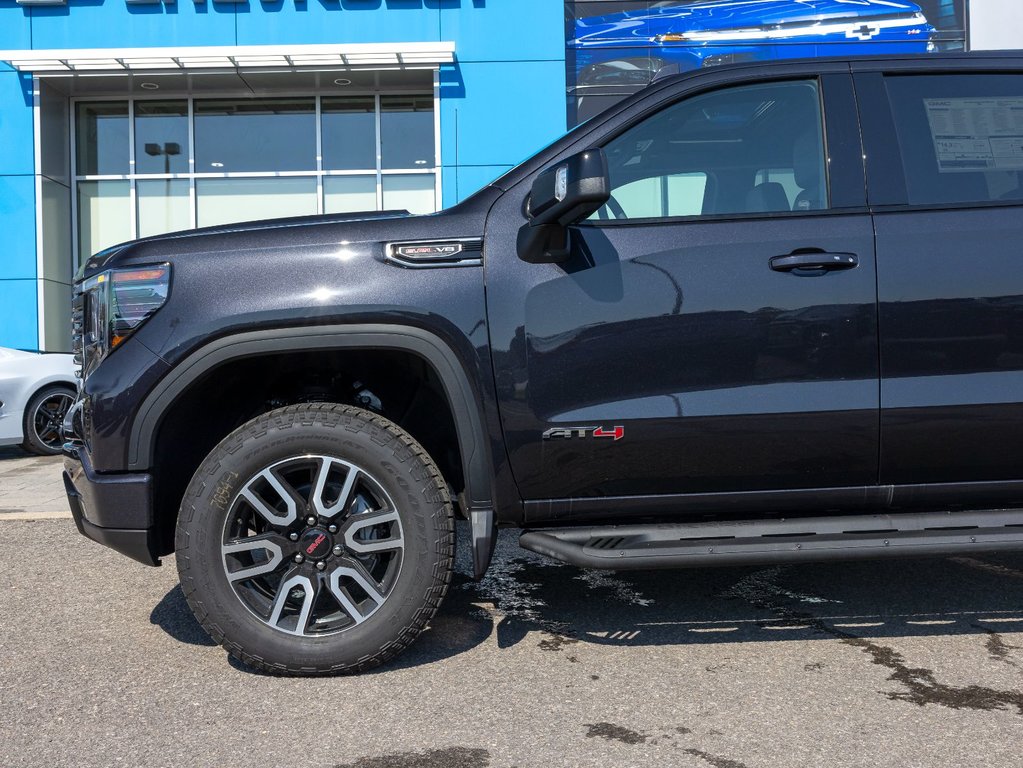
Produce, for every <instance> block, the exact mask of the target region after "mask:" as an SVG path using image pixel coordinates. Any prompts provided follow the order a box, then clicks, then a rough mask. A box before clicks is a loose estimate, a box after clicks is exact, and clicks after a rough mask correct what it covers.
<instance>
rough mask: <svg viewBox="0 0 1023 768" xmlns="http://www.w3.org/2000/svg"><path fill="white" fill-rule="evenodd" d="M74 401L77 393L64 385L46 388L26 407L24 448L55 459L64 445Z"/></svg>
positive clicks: (22, 445)
mask: <svg viewBox="0 0 1023 768" xmlns="http://www.w3.org/2000/svg"><path fill="white" fill-rule="evenodd" d="M74 402H75V393H74V392H73V391H72V390H70V389H68V388H67V387H62V386H59V385H57V386H51V387H44V388H43V389H41V390H39V391H38V392H37V393H36V394H35V395H34V396H33V397H32V399H31V400H29V401H28V407H27V408H25V423H24V430H25V431H24V435H25V441H24V442H23V443H22V444H21V447H22V448H24V449H25V450H26V451H30V452H31V453H36V454H39V455H40V456H55V455H56V454H58V453H60V450H61V447H62V446H63V445H64V433H63V431H62V430H63V425H64V416H66V415H67V412H68V409H69V408H70V407H71V406H72V404H73V403H74Z"/></svg>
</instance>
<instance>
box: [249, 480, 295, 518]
mask: <svg viewBox="0 0 1023 768" xmlns="http://www.w3.org/2000/svg"><path fill="white" fill-rule="evenodd" d="M259 479H263V480H265V481H266V482H267V483H268V484H269V485H270V487H271V488H273V489H274V490H275V491H276V492H277V494H278V496H279V497H280V499H281V500H282V501H283V502H284V504H285V508H286V511H285V513H284V514H283V515H282V514H280V513H278V512H276V511H275V510H274V509H273V508H272V507H270V505H268V504H267V503H266V502H265V501H264V500H263V499H262V498H261V497H259V496H257V495H256V493H255V492H254V491H253V490H252V486H253V484H254V483H255V482H256V481H257V480H259ZM240 495H241V497H242V498H243V499H245V500H246V501H247V502H248V503H249V504H250V505H251V506H252V508H253V509H254V510H256V512H258V513H259V514H260V515H261V516H262V517H263V519H264V520H266V521H267V522H268V523H270V524H271V525H291V523H293V522H295V520H297V519H298V504H297V503H296V501H295V497H294V496H293V495H292V494H291V493H290V492H289V491H288V489H287V488H285V487H284V483H282V482H281V481H280V480H279V479H278V477H277V475H275V474H274V473H273V472H272V471H271V470H270V469H264V470H263V471H262V472H260V473H259V474H258V475H256V476H255V477H254V478H252V480H250V481H249V482H248V483H247V484H246V485H245V487H244V488H242V491H241V494H240Z"/></svg>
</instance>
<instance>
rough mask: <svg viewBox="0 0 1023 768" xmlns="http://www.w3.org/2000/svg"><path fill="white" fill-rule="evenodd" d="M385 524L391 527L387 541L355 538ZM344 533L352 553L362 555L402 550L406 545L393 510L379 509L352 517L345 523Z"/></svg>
mask: <svg viewBox="0 0 1023 768" xmlns="http://www.w3.org/2000/svg"><path fill="white" fill-rule="evenodd" d="M385 524H390V525H391V533H390V535H389V536H388V537H387V538H386V539H357V538H355V535H356V534H357V533H359V532H360V531H363V530H365V529H366V528H371V527H373V526H377V525H385ZM342 533H343V534H344V540H345V545H346V546H347V547H348V548H349V549H351V550H352V551H354V552H359V553H360V554H370V553H373V552H387V551H388V550H392V549H401V548H402V547H403V546H404V544H405V541H404V538H403V537H402V533H401V524H400V519H399V517H398V513H397V512H395V511H394V510H393V509H379V510H374V511H370V512H360V513H359V514H357V515H352V516H351V517H350V518H348V520H346V521H345V524H344V526H343V528H342Z"/></svg>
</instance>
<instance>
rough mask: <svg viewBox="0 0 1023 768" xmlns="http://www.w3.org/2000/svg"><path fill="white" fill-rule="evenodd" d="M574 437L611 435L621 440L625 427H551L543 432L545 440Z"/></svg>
mask: <svg viewBox="0 0 1023 768" xmlns="http://www.w3.org/2000/svg"><path fill="white" fill-rule="evenodd" d="M573 437H609V438H611V439H613V440H621V439H622V438H623V437H625V427H551V428H550V429H548V430H547V431H546V432H544V433H543V439H544V440H570V439H572V438H573Z"/></svg>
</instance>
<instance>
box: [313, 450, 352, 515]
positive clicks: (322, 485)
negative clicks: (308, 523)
mask: <svg viewBox="0 0 1023 768" xmlns="http://www.w3.org/2000/svg"><path fill="white" fill-rule="evenodd" d="M335 464H340V465H341V466H343V467H345V468H346V469H347V474H346V475H345V483H344V486H343V487H342V488H341V493H340V495H338V497H337V501H335V502H334V503H333V504H331V505H329V506H328V505H327V504H326V502H325V501H324V500H323V493H324V491H325V490H326V488H327V480H328V478H329V477H330V472H331V470H332V469H333V468H334V465H335ZM358 479H359V470H358V469H356V468H355V467H353V466H351V465H350V464H345V463H343V462H340V461H337V460H336V459H332V458H330V457H329V456H321V457H320V467H319V470H317V472H316V483H315V485H314V486H313V490H312V498H311V499H310V501H311V502H312V505H313V509H315V510H316V514H318V515H320V516H321V517H326V518H328V519H332V518H335V517H337V516H338V515H339V514H340V513H341V512H343V511H344V510H346V509H348V507H349V505H350V503H351V497H352V492H353V491H354V490H355V483H356V482H357V481H358Z"/></svg>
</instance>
